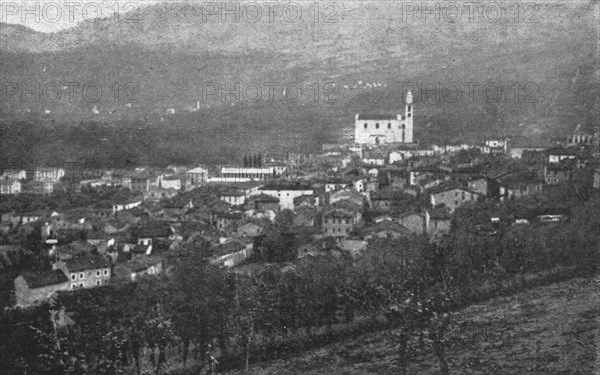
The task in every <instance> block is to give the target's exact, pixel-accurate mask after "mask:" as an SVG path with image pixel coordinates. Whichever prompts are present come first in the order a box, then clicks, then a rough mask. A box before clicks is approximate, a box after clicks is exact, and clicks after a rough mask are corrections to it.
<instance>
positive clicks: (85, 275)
mask: <svg viewBox="0 0 600 375" xmlns="http://www.w3.org/2000/svg"><path fill="white" fill-rule="evenodd" d="M52 268H53V269H59V270H61V271H62V272H63V273H64V274H65V275H66V276H67V278H68V282H69V289H71V290H74V289H78V288H93V287H96V286H101V285H107V284H109V283H110V277H111V271H110V262H109V261H108V260H107V259H106V258H104V257H103V256H101V255H98V254H84V255H81V256H78V257H74V258H71V259H67V260H59V261H57V262H55V263H54V264H53V265H52Z"/></svg>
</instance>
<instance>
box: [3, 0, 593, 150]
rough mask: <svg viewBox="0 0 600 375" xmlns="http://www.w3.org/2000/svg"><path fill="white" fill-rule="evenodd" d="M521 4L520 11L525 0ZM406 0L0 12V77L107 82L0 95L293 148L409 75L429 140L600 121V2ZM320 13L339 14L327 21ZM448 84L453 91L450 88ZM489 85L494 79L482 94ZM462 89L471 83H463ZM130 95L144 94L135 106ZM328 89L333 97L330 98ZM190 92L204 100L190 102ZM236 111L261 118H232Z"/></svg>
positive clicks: (332, 128) (87, 115)
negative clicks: (442, 14)
mask: <svg viewBox="0 0 600 375" xmlns="http://www.w3.org/2000/svg"><path fill="white" fill-rule="evenodd" d="M518 3H519V4H520V6H521V7H522V9H521V10H523V9H525V10H527V9H528V8H527V6H528V5H527V4H530V3H529V2H527V1H524V0H523V1H519V2H518ZM402 4H403V3H402V2H398V3H394V2H389V1H385V2H381V1H360V2H350V3H349V4H340V7H339V9H332V10H328V11H327V12H325V10H323V9H322V10H321V12H320V18H319V22H313V21H314V13H311V12H310V11H309V9H308V6H307V7H304V8H303V11H304V12H303V17H304V18H303V20H301V21H299V22H288V21H285V20H284V19H283V18H282V16H279V17H275V19H274V20H273V22H267V20H266V15H265V14H264V13H263V16H262V17H263V19H262V20H261V21H259V22H256V23H249V22H238V23H236V22H233V21H232V19H231V17H230V18H229V19H228V20H227V21H226V22H222V21H221V20H220V19H219V18H218V17H214V16H213V17H209V19H208V21H206V20H205V19H203V17H202V13H201V9H202V8H201V7H200V6H199V5H197V4H194V3H188V2H184V3H179V2H177V3H170V4H158V5H153V6H146V7H141V8H140V9H138V10H137V11H136V12H133V13H130V14H121V15H120V17H119V18H118V19H116V18H114V17H113V18H109V19H104V20H95V21H91V22H83V23H81V24H79V25H78V26H76V27H74V28H71V29H67V30H64V31H60V32H57V33H53V34H42V33H37V32H35V31H32V30H29V29H27V28H24V27H22V26H14V25H6V24H2V25H1V27H0V32H1V33H2V34H1V35H2V38H1V40H0V43H1V44H0V45H1V47H2V56H0V79H1V80H2V82H19V83H28V84H30V85H32V84H34V83H40V85H41V87H46V86H45V85H47V84H54V83H63V82H77V83H79V84H80V86H84V85H87V86H88V88H89V87H92V88H94V87H99V88H100V89H101V91H102V96H101V98H100V100H99V101H97V102H92V100H90V99H93V98H89V97H88V98H83V95H82V94H77V93H76V94H75V95H74V98H75V100H73V101H72V102H70V101H69V100H66V99H65V98H66V94H67V90H68V89H66V88H65V87H66V85H61V86H62V90H63V91H62V92H61V98H60V100H47V98H45V97H44V96H43V95H42V97H41V99H40V100H39V101H38V102H35V100H33V99H32V98H28V97H27V96H26V97H25V100H15V97H14V96H13V97H9V98H5V100H3V102H2V103H0V104H1V105H2V108H3V110H4V111H8V112H10V113H12V114H16V116H20V115H23V116H24V114H31V113H35V114H44V115H43V116H42V117H41V118H42V119H44V118H45V119H54V120H55V121H58V122H63V123H64V122H74V123H77V122H79V121H92V120H93V121H98V122H101V123H107V124H119V123H120V122H122V121H125V120H128V121H129V120H131V121H133V120H141V121H143V122H156V123H157V124H161V123H164V124H168V123H172V122H173V123H175V124H177V126H180V127H183V128H185V129H188V130H187V131H192V130H193V129H200V128H201V129H203V130H202V131H205V130H206V129H222V128H224V127H225V128H227V129H228V130H227V132H229V133H231V134H234V133H236V132H237V133H238V134H246V133H248V137H249V138H246V139H247V144H248V145H252V147H267V146H268V147H273V144H278V142H279V140H280V137H281V136H282V135H285V137H291V139H290V140H289V141H286V142H285V144H286V145H287V146H290V147H292V146H293V147H297V148H305V147H310V148H315V147H318V144H319V143H320V142H331V141H334V140H336V139H339V137H340V136H341V135H342V134H347V133H348V130H349V128H351V127H352V126H353V115H354V113H356V112H360V111H370V112H372V111H386V112H387V111H399V110H402V108H403V98H404V95H405V91H406V89H407V87H408V85H407V83H416V87H417V90H416V92H414V94H415V100H416V106H415V109H416V111H417V112H416V118H415V126H416V132H417V137H418V138H419V139H421V140H422V141H430V140H451V139H467V140H479V139H480V138H482V137H483V136H486V135H509V136H512V137H515V138H520V137H523V138H527V139H541V138H545V137H551V136H556V135H558V134H562V133H563V132H566V131H569V130H571V129H574V128H575V126H576V125H577V124H581V125H582V126H583V128H584V129H586V128H587V129H591V128H593V127H594V126H598V122H599V121H600V120H599V117H600V116H599V115H598V114H599V113H600V108H599V105H598V98H599V96H600V92H599V89H598V87H599V82H600V78H599V73H598V72H599V71H598V64H597V57H598V56H597V40H598V35H597V23H598V22H599V21H600V20H599V19H598V3H597V2H593V1H589V2H587V3H586V2H565V3H554V2H552V3H542V4H539V5H537V6H539V9H538V8H536V9H537V10H536V11H535V14H534V13H532V12H529V13H528V12H524V13H521V14H520V15H519V17H520V19H519V20H518V21H517V22H515V20H514V19H513V18H514V15H513V14H512V13H510V9H505V13H504V16H503V17H501V19H500V20H499V22H491V21H490V20H489V19H486V18H481V16H479V17H475V18H474V20H473V21H470V20H469V18H468V14H464V13H463V15H462V18H461V20H459V21H458V22H455V23H450V22H446V21H444V20H443V19H442V20H438V22H436V20H435V19H431V18H430V19H429V21H428V20H427V19H426V20H425V21H423V20H422V19H421V18H419V17H418V16H417V17H416V18H414V19H404V20H403V16H402V6H403V5H402ZM511 4H512V3H511ZM536 4H538V3H536ZM331 12H332V13H331ZM329 13H331V15H333V19H334V20H336V21H337V22H334V23H325V22H323V19H324V16H325V15H327V14H329ZM526 21H536V22H526ZM269 82H278V83H280V84H281V87H279V88H278V90H279V91H277V95H278V100H277V101H276V103H270V102H269V101H268V100H267V94H268V93H267V92H266V91H263V95H262V97H263V100H262V101H260V102H258V103H254V102H253V101H252V99H253V98H254V96H253V95H254V94H252V93H254V91H253V90H254V89H255V87H256V86H255V84H258V85H259V86H261V87H263V90H266V88H265V84H268V83H269ZM327 82H335V86H336V90H337V92H335V93H333V94H332V93H331V91H328V90H327V88H329V89H331V88H332V86H327V87H326V83H327ZM236 83H239V85H240V88H241V90H242V98H241V99H242V102H241V103H233V101H234V98H233V96H232V95H226V96H224V97H223V100H221V98H220V95H213V96H206V94H207V92H209V91H210V89H211V88H213V85H216V86H217V87H223V85H225V88H226V89H232V88H233V87H235V84H236ZM290 83H298V84H299V85H300V87H301V88H302V93H303V96H302V98H301V99H300V100H297V101H295V102H294V101H291V102H283V101H282V100H281V98H282V90H283V86H285V85H288V84H290ZM115 84H118V85H116V86H115ZM436 85H437V86H436ZM486 85H487V86H486ZM317 87H318V89H317ZM425 87H426V88H432V87H434V88H436V87H437V90H436V94H437V95H438V97H437V100H435V99H434V100H432V98H431V95H429V100H427V103H426V100H425V99H427V98H425V95H423V91H424V90H423V88H425ZM456 87H460V88H461V93H462V97H461V98H457V97H454V96H453V92H452V90H453V89H455V88H456ZM482 87H487V88H488V89H489V90H488V91H490V90H491V91H490V92H488V96H487V97H486V96H485V94H484V93H483V91H482V90H481V88H482ZM498 87H500V88H501V89H502V96H501V98H500V99H499V100H496V99H495V98H494V95H495V92H492V91H493V90H494V89H495V88H498ZM117 88H118V89H119V90H118V95H116V89H117ZM471 88H476V89H477V88H478V89H477V90H478V91H475V92H473V93H472V94H474V96H473V95H471V96H472V97H470V96H469V90H470V89H471ZM288 89H289V90H290V92H291V90H294V91H295V90H296V87H295V86H293V85H291V86H288ZM246 94H248V95H246ZM286 94H287V91H286ZM441 94H445V96H444V97H443V98H442V97H440V96H441ZM290 95H291V94H290ZM92 96H93V95H92ZM128 96H129V97H132V98H134V99H136V100H137V102H136V103H131V105H128V104H127V103H126V97H128ZM490 97H491V99H490ZM315 98H317V101H318V103H316V102H315ZM332 98H334V99H337V102H335V103H329V104H327V103H323V101H324V99H332ZM486 98H487V99H486ZM204 99H206V100H204ZM198 101H200V110H198V111H195V112H191V111H192V110H193V109H194V108H195V107H196V103H197V102H198ZM168 109H173V110H174V111H175V115H168V114H167V110H168ZM96 110H97V112H98V113H96ZM161 118H162V120H161ZM241 124H253V125H252V126H254V127H255V128H256V129H260V132H258V133H257V132H254V131H249V130H248V129H240V128H239V127H241V126H242V125H241ZM245 126H247V125H245ZM196 131H200V130H196ZM229 133H228V134H229ZM207 136H208V135H207ZM191 138H194V137H191ZM223 138H224V139H223V140H222V141H223V142H227V139H229V137H228V136H223ZM287 146H286V147H287ZM282 147H283V146H282Z"/></svg>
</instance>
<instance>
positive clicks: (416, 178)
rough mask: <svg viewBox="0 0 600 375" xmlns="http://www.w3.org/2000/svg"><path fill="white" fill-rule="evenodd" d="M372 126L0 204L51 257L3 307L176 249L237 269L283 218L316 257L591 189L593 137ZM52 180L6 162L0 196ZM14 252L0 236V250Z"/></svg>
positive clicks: (153, 261) (136, 273) (5, 225)
mask: <svg viewBox="0 0 600 375" xmlns="http://www.w3.org/2000/svg"><path fill="white" fill-rule="evenodd" d="M410 110H411V109H410V108H407V111H410ZM407 113H410V112H407ZM357 121H359V122H360V121H364V119H362V118H360V119H358V120H357ZM374 121H375V122H374V123H373V124H371V125H372V126H371V125H369V124H370V123H367V126H366V127H365V126H364V125H363V124H362V122H360V123H357V128H360V129H361V132H363V133H365V130H364V129H367V130H366V131H367V132H368V134H367V133H365V134H366V135H364V134H363V135H364V138H365V139H366V140H368V141H369V142H366V141H365V144H356V143H354V144H351V145H324V150H323V152H322V153H319V154H287V155H285V156H282V157H280V158H272V159H271V160H270V161H269V162H267V163H265V166H264V167H263V166H261V167H253V168H250V167H231V166H227V167H221V168H218V169H216V170H215V169H212V170H210V169H208V168H205V167H193V168H189V167H184V166H170V167H168V168H163V169H158V168H137V169H135V170H132V171H118V170H111V171H102V172H101V173H98V174H97V176H96V178H93V179H84V180H80V181H77V183H76V186H79V187H81V186H88V187H90V188H97V187H101V186H105V185H107V186H120V187H124V188H128V189H129V190H130V191H131V192H132V193H133V194H132V195H131V197H133V198H131V197H130V198H128V199H127V200H124V201H120V200H119V201H114V202H111V205H110V207H108V206H106V205H103V206H95V207H80V208H77V209H72V210H67V211H64V212H48V211H39V212H12V213H4V214H3V215H2V220H1V222H0V233H2V234H3V235H7V234H9V233H11V232H14V231H16V230H18V231H20V232H27V231H36V230H39V231H40V232H41V237H42V241H43V246H44V249H45V251H47V252H48V254H47V256H48V257H49V259H52V264H51V267H48V268H47V269H46V270H45V271H39V270H38V271H31V272H23V273H22V274H21V275H20V276H19V277H17V279H16V280H15V282H14V285H15V304H16V305H17V306H28V305H31V304H35V303H38V302H40V301H44V300H47V299H48V298H51V296H52V295H53V294H54V293H56V292H57V291H71V290H77V289H81V288H94V287H97V286H102V285H106V284H109V283H119V282H134V281H136V280H137V279H139V278H140V277H142V276H144V275H157V274H161V273H164V272H166V273H168V272H169V270H170V266H169V264H167V263H166V262H165V259H166V258H167V256H168V254H169V253H170V252H172V251H174V250H176V249H177V248H179V247H182V246H193V247H194V248H196V249H199V251H202V252H203V255H205V256H206V258H207V259H208V260H209V261H210V262H212V263H214V264H218V265H221V266H224V267H236V266H239V265H240V264H242V263H244V262H246V261H248V260H249V259H251V258H252V257H253V256H254V255H256V254H258V253H260V252H261V251H262V250H261V248H260V243H261V241H260V239H261V238H264V237H265V236H266V235H267V234H268V233H269V231H270V230H272V229H273V228H274V226H275V225H277V224H278V223H279V222H280V221H281V220H282V219H281V218H283V217H287V218H289V222H288V223H287V226H288V228H287V229H286V230H288V231H290V233H291V235H296V234H297V233H303V236H304V237H303V239H304V240H303V241H304V242H303V244H302V245H301V246H299V247H298V248H297V249H292V251H295V252H296V255H297V258H304V257H307V256H318V255H319V254H321V253H323V249H324V247H323V243H324V242H325V241H329V243H331V241H333V243H335V247H336V249H337V250H336V251H339V252H347V253H348V254H350V255H351V256H356V255H357V254H359V253H360V252H361V251H364V250H365V249H366V247H367V245H368V243H369V241H372V240H373V239H376V238H389V237H391V238H399V237H409V236H426V237H427V238H429V240H430V241H432V242H437V241H440V240H441V239H442V238H443V236H444V235H445V234H446V233H448V232H449V231H450V229H451V220H452V215H453V214H454V213H455V212H456V210H457V209H459V208H460V207H462V206H463V205H466V204H471V203H473V202H476V201H480V200H487V199H490V200H496V201H506V200H511V199H516V198H521V197H524V196H528V195H533V194H536V193H538V192H540V191H542V190H543V189H545V188H546V187H547V186H551V185H557V184H560V183H563V182H568V181H571V180H572V179H573V178H575V176H577V175H578V174H585V175H586V176H589V178H588V179H587V180H586V181H589V184H590V186H591V187H592V188H595V189H600V168H599V167H598V159H597V155H594V153H593V150H592V149H591V147H590V145H591V144H592V140H593V138H589V137H585V136H580V135H573V136H569V137H568V140H567V141H566V142H563V144H562V145H555V146H554V147H545V148H542V147H534V148H528V147H522V148H520V149H518V150H516V151H515V148H516V147H515V148H514V147H512V146H511V144H510V141H509V140H508V139H497V140H493V139H489V140H485V141H484V142H483V143H482V144H480V145H468V144H457V145H447V146H431V147H427V148H425V147H422V146H421V145H419V144H418V143H407V142H404V143H394V142H385V139H386V138H385V137H384V136H381V135H380V134H379V132H380V129H379V125H378V124H379V122H378V121H380V120H374ZM402 121H407V120H406V118H405V119H402V118H400V120H397V121H396V122H397V123H393V124H392V123H390V125H389V127H390V129H388V130H393V129H392V128H393V126H395V125H397V126H396V127H397V128H398V129H397V130H395V133H394V134H393V135H394V137H404V136H405V135H403V134H404V132H405V131H406V127H404V128H403V127H402V125H403V124H405V123H404V122H402ZM394 124H395V125H394ZM371 128H372V129H371ZM383 129H384V130H386V128H385V127H383ZM386 131H387V130H386ZM371 133H372V134H371ZM396 133H397V134H396ZM361 134H362V133H361ZM386 134H387V133H386ZM390 134H391V133H390ZM367 135H368V137H367ZM384 135H385V134H384ZM373 137H375V138H373ZM515 166H517V167H515ZM64 177H65V173H64V171H62V172H61V170H60V169H48V170H36V171H35V173H34V175H33V177H32V178H29V179H28V176H27V172H25V171H5V172H4V173H3V174H2V176H1V181H2V194H17V193H18V191H17V190H18V189H16V190H9V188H8V187H6V186H9V185H10V184H11V183H17V182H23V183H33V182H35V183H40V182H44V181H46V182H48V183H58V182H60V181H61V180H63V181H64ZM5 189H6V190H5ZM10 189H12V188H10ZM546 216H547V215H546ZM11 246H12V248H11ZM15 247H18V246H16V245H3V246H2V254H0V255H2V256H6V253H7V252H10V251H18V249H16V248H15ZM21 250H22V249H21Z"/></svg>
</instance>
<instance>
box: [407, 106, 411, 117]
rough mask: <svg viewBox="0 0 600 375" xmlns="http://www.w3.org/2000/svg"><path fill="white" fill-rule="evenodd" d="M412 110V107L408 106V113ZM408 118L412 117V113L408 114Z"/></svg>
mask: <svg viewBox="0 0 600 375" xmlns="http://www.w3.org/2000/svg"><path fill="white" fill-rule="evenodd" d="M411 109H412V105H409V106H408V112H410V110H411ZM408 117H410V113H409V114H408Z"/></svg>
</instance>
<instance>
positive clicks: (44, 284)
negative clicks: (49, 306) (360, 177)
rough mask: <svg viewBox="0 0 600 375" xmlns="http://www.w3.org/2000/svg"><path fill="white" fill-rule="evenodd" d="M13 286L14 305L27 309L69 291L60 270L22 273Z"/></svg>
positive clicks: (66, 281) (67, 282)
mask: <svg viewBox="0 0 600 375" xmlns="http://www.w3.org/2000/svg"><path fill="white" fill-rule="evenodd" d="M14 286H15V305H16V306H17V307H27V306H31V305H35V304H38V303H41V302H44V301H47V300H48V299H50V298H51V297H52V295H54V293H56V292H58V291H61V290H69V279H68V278H67V276H65V274H64V273H63V272H62V271H60V270H44V271H31V272H23V273H21V274H20V275H19V276H18V277H17V278H16V279H15V281H14Z"/></svg>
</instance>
